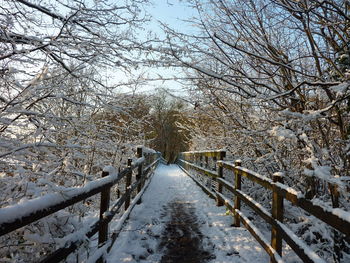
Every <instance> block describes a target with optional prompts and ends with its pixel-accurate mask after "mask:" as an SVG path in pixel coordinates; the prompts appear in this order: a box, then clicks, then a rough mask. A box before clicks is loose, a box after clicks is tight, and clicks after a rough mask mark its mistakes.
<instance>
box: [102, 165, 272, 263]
mask: <svg viewBox="0 0 350 263" xmlns="http://www.w3.org/2000/svg"><path fill="white" fill-rule="evenodd" d="M231 223H232V217H231V216H229V215H226V210H225V207H216V206H215V201H214V200H213V199H210V198H209V197H208V196H207V195H206V194H205V193H204V192H202V190H201V189H200V188H199V187H198V186H197V185H196V184H195V183H194V182H193V181H192V179H191V178H189V177H188V176H187V175H186V174H185V173H184V172H183V171H182V170H181V169H180V168H179V167H178V166H177V165H170V166H166V165H160V166H159V167H158V168H157V169H156V171H155V174H154V176H153V178H152V181H151V183H150V185H149V187H148V189H147V190H146V192H145V193H144V195H143V196H142V203H141V204H140V205H136V206H135V208H134V209H133V211H132V212H131V213H130V217H129V219H128V220H127V221H126V223H125V225H124V226H123V229H122V231H121V232H120V234H119V237H118V239H117V240H116V242H115V243H114V246H113V247H112V249H111V252H110V254H109V255H108V257H107V262H108V263H112V262H113V263H116V262H163V263H165V262H169V263H170V262H193V263H194V262H250V263H252V262H254V263H255V262H268V261H269V258H268V256H267V254H266V253H265V251H264V250H263V249H262V248H261V247H260V246H259V244H258V243H257V242H256V241H255V240H254V238H253V237H252V236H251V235H250V234H249V232H248V231H247V230H245V229H244V228H234V227H231V226H230V225H231Z"/></svg>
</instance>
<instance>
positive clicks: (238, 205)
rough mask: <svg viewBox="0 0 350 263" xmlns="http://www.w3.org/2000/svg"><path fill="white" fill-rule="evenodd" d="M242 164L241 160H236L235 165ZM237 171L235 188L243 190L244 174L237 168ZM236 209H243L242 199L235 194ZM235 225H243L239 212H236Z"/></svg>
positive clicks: (239, 165) (235, 171)
mask: <svg viewBox="0 0 350 263" xmlns="http://www.w3.org/2000/svg"><path fill="white" fill-rule="evenodd" d="M241 165H242V161H241V160H236V161H235V167H237V168H239V167H241ZM234 173H235V190H241V187H242V178H241V177H242V176H241V172H240V171H238V170H237V169H235V170H234ZM234 208H235V210H236V209H237V210H241V199H240V198H239V197H238V196H237V195H236V196H235V207H234ZM233 226H235V227H240V226H241V222H240V220H239V215H238V213H236V212H235V213H234V222H233Z"/></svg>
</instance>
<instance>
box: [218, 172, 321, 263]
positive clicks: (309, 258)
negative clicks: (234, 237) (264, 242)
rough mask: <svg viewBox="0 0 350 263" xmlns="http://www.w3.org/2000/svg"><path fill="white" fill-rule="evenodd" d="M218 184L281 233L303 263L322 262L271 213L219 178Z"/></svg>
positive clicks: (227, 202)
mask: <svg viewBox="0 0 350 263" xmlns="http://www.w3.org/2000/svg"><path fill="white" fill-rule="evenodd" d="M219 182H220V183H221V184H222V185H223V186H224V187H226V189H227V190H229V191H230V192H232V193H233V194H234V195H237V196H239V197H240V199H241V200H242V201H243V202H244V203H245V204H247V205H248V206H249V207H250V208H251V209H253V210H254V212H256V213H257V214H258V215H259V216H261V218H263V219H264V220H265V221H266V222H267V223H269V224H270V225H273V226H275V227H277V228H278V229H279V231H280V232H281V235H282V237H283V239H284V240H285V241H286V242H287V244H288V245H289V246H290V247H291V248H292V249H293V250H294V251H295V253H296V254H297V255H298V256H299V257H300V258H301V259H302V260H303V262H309V263H314V262H322V259H321V258H320V257H319V256H317V254H315V253H313V251H307V249H306V250H305V248H307V247H308V246H307V245H306V244H305V242H303V241H302V240H300V239H299V237H297V236H296V235H295V234H294V233H290V232H289V233H287V231H286V229H287V227H286V226H285V225H284V224H283V223H281V222H277V221H276V220H274V219H273V218H272V215H271V213H269V212H268V211H267V210H266V209H265V208H264V207H263V206H262V205H261V204H259V203H258V202H256V201H255V200H254V199H253V198H251V197H250V196H249V195H247V194H245V193H244V192H242V191H241V190H236V189H235V188H234V186H233V185H232V184H231V183H229V182H227V181H226V180H224V179H221V178H220V179H219ZM222 199H223V200H224V203H225V205H226V206H227V208H228V209H229V210H230V211H234V205H233V204H231V203H230V201H229V200H228V199H226V197H224V196H222ZM233 213H234V212H233Z"/></svg>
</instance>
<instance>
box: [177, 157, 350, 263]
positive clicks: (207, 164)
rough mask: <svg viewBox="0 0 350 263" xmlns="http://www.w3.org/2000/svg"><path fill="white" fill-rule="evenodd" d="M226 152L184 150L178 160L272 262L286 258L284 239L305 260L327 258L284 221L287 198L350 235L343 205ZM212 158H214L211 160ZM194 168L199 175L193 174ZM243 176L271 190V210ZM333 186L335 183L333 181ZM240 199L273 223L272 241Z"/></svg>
mask: <svg viewBox="0 0 350 263" xmlns="http://www.w3.org/2000/svg"><path fill="white" fill-rule="evenodd" d="M225 155H226V154H225V151H223V150H219V151H202V152H184V153H181V154H180V155H179V157H178V164H179V165H180V167H181V168H182V169H183V170H184V171H185V172H186V173H187V174H188V175H189V176H190V177H191V178H192V179H193V180H194V181H195V182H196V183H197V184H198V185H199V186H200V187H201V188H202V189H203V190H204V191H205V192H206V193H207V194H209V195H210V196H212V197H213V198H216V200H217V204H218V205H222V204H225V205H226V207H227V208H228V209H229V210H230V211H231V212H232V213H233V215H234V222H233V225H234V226H236V227H239V226H240V223H241V222H242V223H243V225H244V226H245V227H246V228H247V229H248V230H249V232H250V233H251V234H252V235H253V236H254V237H255V239H256V240H257V241H258V242H259V243H260V245H261V246H262V247H263V248H264V249H265V251H266V252H267V253H268V254H269V256H270V258H271V262H283V260H282V258H281V257H282V240H285V242H286V243H287V244H288V245H289V246H290V247H291V248H292V249H293V250H294V252H295V253H296V254H297V255H298V256H299V257H300V258H301V259H302V260H303V262H325V261H324V260H323V259H321V258H320V257H319V256H318V255H317V254H316V253H315V252H313V251H312V249H311V248H310V247H308V246H307V245H306V244H305V243H304V241H302V240H301V239H300V238H299V237H297V236H296V235H295V234H294V233H293V232H292V231H291V230H290V229H289V228H288V227H287V226H286V225H285V224H284V223H283V202H284V200H288V201H289V202H291V203H292V204H293V205H294V206H298V207H300V208H302V209H303V210H305V211H306V212H308V213H310V214H311V215H313V216H315V217H317V218H318V219H320V220H322V221H323V222H325V223H327V224H328V225H330V226H332V227H333V228H334V229H336V230H338V231H340V232H341V233H343V234H345V235H347V236H349V235H350V213H349V212H346V211H344V210H341V209H340V208H332V207H327V206H326V205H320V204H319V203H320V202H318V201H316V200H309V199H306V198H305V196H304V195H303V194H302V193H300V192H298V191H296V190H294V189H293V188H291V187H288V186H286V185H284V184H283V174H282V173H275V174H274V175H273V178H272V180H271V179H270V178H267V177H265V176H262V175H260V174H257V173H255V172H253V171H250V170H248V169H245V168H243V167H241V161H239V160H237V161H235V163H234V164H233V163H232V162H227V161H223V159H224V157H225ZM209 158H212V160H210V159H209ZM223 169H227V170H229V171H232V172H233V174H234V178H233V180H232V181H233V183H231V182H228V181H227V180H225V179H224V177H223V174H224V171H223ZM192 171H194V172H195V173H196V174H197V175H194V174H193V173H194V172H192ZM242 177H245V178H247V179H248V180H250V181H252V182H254V183H257V184H259V185H261V186H263V187H264V188H266V189H268V190H270V191H272V209H271V213H270V212H268V211H267V210H266V209H265V208H264V207H263V206H262V205H261V204H259V203H258V202H257V201H255V200H254V199H253V198H252V197H250V196H249V195H247V194H246V193H244V192H243V191H242V190H241V188H242ZM208 178H210V180H213V181H214V182H215V184H214V187H213V184H209V186H208V184H207V182H208ZM333 187H336V186H334V185H333ZM223 188H225V189H226V190H227V191H228V192H229V193H232V195H233V198H229V197H227V196H225V195H224V194H223ZM241 202H244V203H245V204H246V205H247V206H249V207H250V208H251V209H252V210H254V211H255V212H256V213H257V214H258V215H260V216H261V218H263V219H264V220H265V221H266V222H267V223H268V224H270V225H271V229H272V230H271V242H268V241H267V240H266V238H265V237H264V235H263V234H262V233H261V232H260V231H259V229H258V228H257V227H255V226H254V225H253V223H252V222H251V221H250V220H249V219H248V218H247V216H245V215H244V214H243V213H242V211H241Z"/></svg>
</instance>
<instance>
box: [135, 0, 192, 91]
mask: <svg viewBox="0 0 350 263" xmlns="http://www.w3.org/2000/svg"><path fill="white" fill-rule="evenodd" d="M146 12H148V13H149V14H150V15H151V16H152V21H151V22H150V23H149V25H147V27H146V28H147V29H146V30H150V31H153V32H155V33H156V34H157V35H158V36H159V37H160V38H164V37H165V34H164V33H163V31H162V29H161V26H160V22H162V23H166V24H167V25H169V26H170V27H171V28H174V29H176V30H179V31H182V32H189V31H190V30H191V27H190V25H189V24H188V23H186V22H184V21H182V20H186V19H189V18H191V17H193V16H195V14H196V13H195V11H194V10H193V9H192V8H191V7H189V6H188V5H187V4H186V2H185V1H181V0H153V4H152V5H150V6H148V7H147V9H146ZM141 71H142V72H147V73H148V74H149V75H150V76H156V75H157V74H160V75H162V76H164V77H166V78H171V77H174V76H177V77H180V75H181V72H180V71H179V70H175V69H171V68H168V69H164V68H157V69H140V72H141ZM137 73H138V72H135V74H137ZM157 88H167V89H169V90H170V91H172V92H175V93H178V92H182V86H181V84H180V83H178V82H176V81H172V80H167V81H165V82H164V81H154V82H151V83H149V84H147V85H145V86H143V87H142V88H140V89H138V91H139V90H141V92H149V91H153V90H155V89H157Z"/></svg>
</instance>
